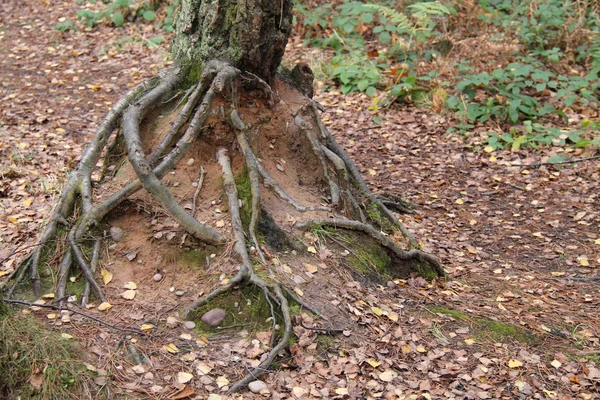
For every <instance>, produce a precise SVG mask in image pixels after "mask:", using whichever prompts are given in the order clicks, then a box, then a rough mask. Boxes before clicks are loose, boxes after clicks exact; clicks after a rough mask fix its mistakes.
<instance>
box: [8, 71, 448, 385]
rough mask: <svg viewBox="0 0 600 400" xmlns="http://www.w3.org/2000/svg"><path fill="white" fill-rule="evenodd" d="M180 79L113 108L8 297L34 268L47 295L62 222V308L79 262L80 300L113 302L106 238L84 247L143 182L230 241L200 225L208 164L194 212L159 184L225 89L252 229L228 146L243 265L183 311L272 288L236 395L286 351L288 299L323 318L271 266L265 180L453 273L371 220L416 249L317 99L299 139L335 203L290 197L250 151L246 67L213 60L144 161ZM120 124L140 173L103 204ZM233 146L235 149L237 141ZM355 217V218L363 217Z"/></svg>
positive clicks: (188, 219)
mask: <svg viewBox="0 0 600 400" xmlns="http://www.w3.org/2000/svg"><path fill="white" fill-rule="evenodd" d="M182 76H183V74H181V71H180V69H179V68H173V69H171V70H169V71H167V72H166V73H165V74H162V75H161V76H159V77H157V78H155V79H153V80H151V81H149V82H148V83H146V84H144V85H141V86H139V87H138V88H136V89H134V90H132V91H131V92H129V93H128V94H127V95H125V97H124V98H123V99H122V100H120V101H119V102H118V103H117V104H116V105H115V107H114V108H113V109H112V110H111V111H110V112H109V114H108V116H107V118H106V120H105V121H104V123H103V124H102V126H101V127H100V128H99V130H98V132H97V134H96V136H95V137H94V139H93V141H92V143H91V144H90V146H89V147H88V148H87V149H86V151H85V152H84V154H83V157H82V160H81V162H80V164H79V166H78V167H77V169H76V170H75V171H74V172H73V173H72V174H71V176H70V178H69V181H68V183H67V185H66V187H65V189H64V191H63V193H62V195H61V197H60V199H59V201H58V204H57V206H56V207H55V209H54V212H53V215H52V217H51V218H50V220H49V222H48V224H47V226H46V228H45V229H44V231H43V233H42V235H41V238H40V242H39V246H38V247H37V248H36V249H35V250H34V251H33V252H32V254H31V255H30V257H28V258H27V259H26V260H25V261H24V262H23V263H22V264H21V266H20V268H19V269H17V270H15V271H14V272H13V274H11V279H13V280H14V282H13V284H12V286H11V287H10V289H9V290H8V291H7V297H10V296H11V295H12V294H13V293H14V291H15V288H16V287H17V286H18V285H20V284H21V282H22V281H23V279H24V278H25V276H26V275H27V274H29V277H30V280H31V282H32V284H33V291H34V293H35V295H36V296H38V295H39V291H40V282H39V279H40V278H39V271H38V269H39V264H40V258H41V255H42V250H43V248H45V247H46V246H47V245H48V244H49V243H50V242H51V241H52V240H53V239H54V238H55V237H56V235H57V232H58V231H59V224H63V225H65V227H67V228H68V235H67V239H68V244H69V246H68V249H67V250H65V251H64V254H62V259H61V261H60V268H59V271H58V278H57V287H56V294H57V298H58V301H59V306H60V307H62V306H64V301H65V299H66V298H67V296H68V294H67V293H66V285H67V281H68V276H69V275H70V274H71V273H72V271H71V270H72V269H73V268H75V267H78V268H79V269H80V270H81V271H82V273H83V275H84V276H85V278H86V281H87V282H86V286H85V289H84V292H83V295H82V298H81V303H82V304H83V305H85V304H87V303H88V302H89V299H90V295H91V292H92V291H93V293H94V295H95V297H96V298H97V299H98V300H100V301H106V300H107V299H106V297H105V295H104V294H103V292H102V289H101V287H100V285H99V284H98V283H97V282H96V279H95V274H96V271H97V269H98V265H99V259H100V253H101V244H102V238H98V237H96V238H94V240H95V241H94V245H93V251H92V254H91V257H89V258H88V257H87V256H86V255H85V254H84V253H85V252H84V251H82V243H85V241H87V240H89V239H90V236H92V232H93V231H92V230H93V228H94V227H96V226H98V225H99V224H100V223H101V222H102V221H103V219H104V218H105V217H106V216H107V215H109V213H110V212H111V211H113V210H115V209H116V207H117V206H119V205H120V204H121V203H122V202H123V201H125V200H126V199H127V198H129V197H130V196H131V195H132V194H134V193H135V192H137V191H138V190H140V189H142V188H143V189H145V190H146V191H147V192H148V193H149V194H150V196H151V197H152V198H153V199H155V200H157V201H158V202H160V204H161V205H162V207H163V208H164V209H165V210H166V212H167V213H168V214H169V215H170V216H171V217H172V218H173V219H174V220H175V221H176V222H177V223H179V225H180V226H181V227H182V228H183V229H184V230H185V231H186V232H187V233H189V234H191V235H192V236H194V237H196V238H198V239H199V240H201V241H202V242H204V243H207V244H212V245H221V244H224V243H225V242H226V241H227V240H228V238H226V237H224V236H223V235H221V234H220V233H218V232H216V231H214V230H212V229H211V228H209V227H208V226H206V225H204V224H202V223H201V222H200V221H198V220H197V219H196V218H195V213H196V208H197V207H196V202H197V198H198V195H199V193H200V191H201V188H202V181H203V178H204V169H203V168H201V173H200V178H199V181H198V187H197V189H196V191H195V193H194V195H193V205H192V212H191V213H188V212H187V211H186V210H185V209H184V208H183V207H182V206H181V205H180V204H179V202H178V201H177V200H176V199H175V197H174V195H173V193H171V191H170V190H169V189H168V188H167V187H166V186H165V185H163V184H162V183H161V179H162V178H163V177H164V176H165V175H166V174H167V173H169V172H170V171H171V170H173V169H174V168H175V166H176V165H177V164H178V163H179V161H181V160H182V158H183V157H184V155H185V154H186V153H187V152H188V151H189V150H190V148H191V146H192V144H193V143H195V142H196V141H197V140H198V139H199V138H201V131H202V128H204V127H205V126H206V121H207V118H208V116H209V114H210V113H211V110H212V108H213V104H214V102H215V98H216V96H222V97H225V94H226V92H228V93H229V95H230V105H231V113H230V122H231V124H232V126H233V128H234V129H235V141H236V142H237V146H238V147H239V149H240V151H241V155H242V156H243V159H244V163H245V166H246V168H247V171H248V177H249V181H250V192H251V205H250V210H251V215H250V221H249V226H248V230H247V232H245V230H244V227H243V224H242V220H241V216H240V204H239V195H238V191H237V187H236V184H235V180H234V175H233V171H232V167H231V160H230V157H229V155H228V150H227V149H224V148H222V149H220V150H218V152H217V162H218V164H219V165H220V167H221V170H222V175H223V188H224V192H225V194H226V196H227V199H228V209H229V213H230V216H231V224H232V231H233V238H232V239H231V240H233V249H234V252H235V258H236V261H237V262H239V268H238V270H237V272H236V274H235V275H234V276H233V277H232V278H231V279H229V280H228V281H227V283H225V284H223V285H220V286H218V287H217V288H215V289H213V290H212V291H211V292H210V293H209V294H207V295H206V296H204V297H202V298H200V299H198V300H197V301H195V302H194V303H193V304H191V305H190V306H189V308H188V309H187V310H186V311H185V312H184V314H183V316H184V318H189V317H190V316H191V315H192V314H193V313H194V310H195V309H197V308H198V307H199V306H201V305H203V304H205V303H207V302H208V301H210V300H212V299H214V298H215V297H217V296H219V295H222V294H224V293H226V292H228V291H230V290H234V289H237V288H239V287H242V286H244V285H254V286H256V287H257V288H259V289H260V290H261V291H262V293H263V294H264V296H265V299H266V301H267V302H268V304H269V308H270V311H271V317H272V318H273V335H274V336H273V338H272V344H271V347H272V348H271V350H270V352H269V353H268V354H267V356H266V357H265V359H264V360H263V362H262V363H261V364H260V365H259V366H257V367H256V368H254V369H252V370H251V371H250V372H249V373H248V374H247V375H245V376H244V377H242V378H241V379H240V380H239V381H238V382H236V383H235V384H234V385H233V386H232V387H231V389H230V392H235V391H238V390H241V389H242V388H244V387H245V386H246V385H247V384H248V383H249V382H251V381H253V380H255V379H257V377H258V376H260V375H262V374H264V373H265V372H268V370H269V368H270V367H271V365H272V363H273V362H274V360H275V358H276V357H277V355H278V354H279V353H280V352H281V351H282V350H283V349H285V348H286V346H287V344H288V343H289V338H290V335H291V334H292V319H291V311H290V306H289V303H288V299H291V300H292V301H294V302H296V303H298V304H299V305H300V306H301V307H303V308H305V309H307V310H309V311H310V312H312V313H313V314H315V315H317V316H320V317H322V318H325V316H322V315H321V314H320V313H319V311H318V310H317V309H315V308H314V307H312V306H311V305H310V304H308V303H306V302H305V301H303V300H302V299H301V298H299V297H298V296H297V295H296V294H295V293H294V291H293V290H290V288H288V287H286V286H285V285H283V284H282V283H281V282H280V281H279V280H278V278H277V274H276V273H275V272H274V271H272V270H271V267H270V266H269V265H268V263H267V257H266V256H265V254H266V255H267V256H268V255H269V254H268V253H267V252H266V251H265V252H263V250H262V247H261V243H260V242H259V240H258V238H257V229H258V222H259V218H260V211H261V193H260V190H261V184H262V186H264V187H265V188H267V189H269V190H272V191H273V192H274V193H275V194H276V195H277V196H279V197H280V198H281V199H283V200H284V201H285V202H287V203H289V204H290V205H291V206H293V207H294V208H295V209H296V210H298V211H301V212H313V213H317V215H326V216H327V217H331V216H332V215H335V216H337V215H340V214H343V215H344V217H336V218H317V219H314V220H310V221H306V222H303V223H299V224H297V225H296V227H299V228H302V229H308V228H309V227H311V226H323V225H325V226H334V227H338V228H344V229H349V230H357V231H361V232H363V233H364V234H366V235H369V236H370V237H371V238H373V239H374V240H375V241H376V242H377V243H379V244H380V245H381V246H383V247H385V248H387V249H389V250H390V251H391V252H393V254H394V255H395V256H396V257H397V258H398V259H401V260H418V261H421V262H426V263H428V264H429V265H430V266H431V267H432V268H433V269H434V270H435V271H436V272H437V273H438V274H439V275H440V276H445V272H444V270H443V268H442V266H441V264H440V262H439V261H438V260H437V259H436V258H435V257H433V256H431V255H430V254H427V253H424V252H422V251H420V250H416V249H413V250H404V249H402V248H401V247H400V246H399V245H398V244H396V243H395V242H393V241H392V240H391V239H389V238H388V237H387V236H384V235H383V234H382V233H381V232H379V230H377V229H375V228H373V227H372V226H371V225H369V224H368V223H367V221H368V218H367V217H366V216H365V213H364V212H363V210H366V207H368V206H373V205H375V206H376V207H377V209H378V210H379V211H380V213H381V215H383V216H384V217H385V218H387V219H388V220H389V221H390V222H391V223H392V224H394V225H395V226H397V227H398V229H400V230H401V231H402V233H403V234H404V236H405V237H407V238H408V239H409V241H410V243H411V245H412V246H416V243H417V242H416V240H415V239H414V237H412V235H411V234H410V233H409V232H408V231H407V230H406V228H405V227H404V226H403V224H402V223H401V222H400V221H399V220H398V218H396V217H395V215H394V214H393V213H392V212H391V211H390V210H389V209H388V208H387V207H386V204H389V205H390V206H392V203H387V202H384V201H382V200H381V199H380V198H378V197H377V196H375V195H374V194H373V193H372V192H371V191H370V190H369V188H368V187H367V185H366V183H365V181H364V180H363V179H362V177H361V176H360V174H359V173H358V170H357V168H356V166H355V165H354V164H353V162H352V161H351V160H350V158H349V157H348V155H347V154H346V152H345V151H344V150H343V149H342V148H341V147H340V146H339V145H338V144H337V142H336V141H335V140H334V139H333V137H332V136H331V134H330V133H329V131H328V130H327V129H326V128H325V126H324V125H323V123H322V122H321V120H320V118H319V115H318V107H317V105H316V103H314V102H311V103H310V108H311V109H312V113H313V118H314V122H315V124H316V129H315V128H314V127H313V126H312V125H311V123H309V122H307V121H305V120H304V119H302V118H301V117H300V116H295V122H296V125H298V127H299V128H300V129H301V131H302V136H301V137H303V138H304V140H306V143H307V144H308V145H309V146H310V150H312V154H313V155H314V157H315V159H316V161H317V163H318V164H317V165H318V166H319V167H320V170H321V173H322V177H323V178H324V180H325V181H326V182H327V186H328V189H329V197H330V199H331V201H330V206H324V205H301V204H299V203H298V202H297V201H296V200H295V199H294V198H292V197H291V196H290V195H289V194H288V193H286V191H285V190H284V189H283V188H282V187H281V186H280V184H279V183H278V182H277V181H276V180H275V179H273V177H271V176H270V174H269V173H268V172H267V170H266V168H265V167H264V166H263V165H262V163H261V160H260V158H259V157H260V156H261V155H260V154H259V150H258V149H252V147H251V146H250V144H249V140H248V137H247V132H248V127H247V126H246V124H245V123H244V122H243V121H242V119H241V118H240V116H239V115H238V111H237V102H238V99H237V90H238V86H239V80H240V76H241V72H240V71H239V70H237V69H236V68H233V67H232V66H229V65H227V64H225V63H223V62H220V61H213V62H209V63H207V64H206V66H205V68H204V71H203V73H202V75H201V81H200V82H199V83H198V84H197V86H195V87H194V88H193V90H192V91H191V94H190V95H189V98H188V102H187V103H186V104H185V105H184V106H183V107H182V110H181V112H180V113H179V115H177V117H176V118H175V120H174V122H173V123H172V125H171V127H170V129H169V131H168V132H167V133H166V135H165V137H164V138H163V139H162V140H161V141H160V143H159V144H158V145H157V146H156V147H155V148H154V149H153V153H152V154H151V155H150V156H149V157H146V154H145V153H144V147H143V145H142V141H141V137H140V123H141V121H143V119H144V118H145V116H146V115H147V114H148V113H149V111H150V110H151V109H153V108H156V107H160V105H161V104H162V103H163V100H164V99H171V100H172V99H173V98H174V96H173V93H174V92H175V91H176V90H177V89H178V88H179V86H180V85H181V83H182V81H183V78H182ZM252 80H253V81H254V82H255V83H256V82H258V86H259V87H261V88H262V89H263V92H264V93H265V95H266V96H267V97H268V99H269V102H272V101H273V98H272V97H273V92H272V90H271V89H270V87H269V86H268V85H267V84H266V82H264V81H262V80H260V79H259V78H257V77H253V78H252ZM255 86H256V85H255ZM221 113H222V114H224V112H223V106H221ZM190 118H191V119H190ZM186 123H187V124H188V126H187V128H186V129H185V132H183V133H182V132H181V131H182V129H183V127H184V126H185V125H186ZM119 125H121V128H122V129H121V133H120V134H122V135H123V139H124V142H125V145H126V152H127V158H128V160H129V162H130V164H131V166H132V167H133V170H134V171H135V174H136V177H137V179H135V180H133V181H131V182H129V183H127V184H126V185H124V186H123V187H122V188H121V189H120V190H118V191H117V192H115V193H113V194H112V195H110V196H109V197H108V198H106V199H105V200H104V201H102V202H99V203H97V204H95V203H94V201H93V197H92V195H93V191H92V180H91V176H92V172H93V170H94V168H96V165H97V164H98V161H99V160H100V158H101V155H102V153H103V151H104V149H105V147H106V145H107V141H108V139H109V137H110V136H111V135H112V133H113V132H114V131H115V130H116V128H117V126H119ZM231 147H232V148H234V147H235V146H231ZM365 203H368V206H365ZM319 213H320V214H319ZM367 214H368V213H367ZM75 215H78V217H77V218H73V217H74V216H75ZM313 217H314V215H313ZM348 218H356V219H357V221H355V220H352V219H348ZM246 235H247V236H246ZM247 238H248V240H247ZM249 246H253V247H255V248H256V250H257V253H256V256H257V257H258V259H259V261H260V262H261V263H262V265H265V266H266V267H267V268H268V270H269V271H270V275H269V279H263V278H261V277H260V276H258V275H257V274H256V272H255V270H254V267H253V260H252V257H251V254H250V252H249V251H248V248H249ZM1 288H2V287H0V289H1ZM276 308H277V310H276ZM279 316H280V317H279ZM277 318H281V319H282V320H283V323H281V321H280V322H279V323H278V321H277ZM278 325H282V326H281V328H280V330H279V334H278V336H276V331H277V329H276V327H277V326H278Z"/></svg>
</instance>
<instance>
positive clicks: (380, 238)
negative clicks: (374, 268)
mask: <svg viewBox="0 0 600 400" xmlns="http://www.w3.org/2000/svg"><path fill="white" fill-rule="evenodd" d="M319 226H331V227H334V228H342V229H350V230H355V231H361V232H363V233H366V234H367V235H369V236H371V237H372V238H373V239H375V240H376V241H377V242H378V243H379V244H381V245H382V246H384V247H386V248H388V249H390V250H391V251H392V252H393V253H394V255H395V256H396V257H398V258H399V259H401V260H418V261H422V262H426V263H427V264H429V265H430V266H431V267H432V268H433V269H434V271H435V272H436V273H437V274H438V276H442V277H446V271H444V268H443V267H442V264H441V263H440V261H439V260H438V259H437V258H436V257H434V256H433V255H431V254H428V253H425V252H423V251H421V250H418V249H411V250H404V249H403V248H402V247H400V246H398V245H397V244H396V243H395V242H394V241H392V240H391V239H390V238H388V237H387V236H384V235H382V234H381V232H378V231H377V230H376V229H374V228H373V227H372V226H371V225H367V224H364V223H362V222H359V221H352V220H348V219H338V218H322V219H314V220H311V221H306V222H301V223H299V224H297V225H296V227H297V228H298V229H302V230H306V229H310V228H314V227H319Z"/></svg>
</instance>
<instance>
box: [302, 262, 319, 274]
mask: <svg viewBox="0 0 600 400" xmlns="http://www.w3.org/2000/svg"><path fill="white" fill-rule="evenodd" d="M304 267H305V268H306V272H308V273H310V274H314V273H315V272H317V271H318V270H319V268H317V267H316V266H314V265H312V264H304Z"/></svg>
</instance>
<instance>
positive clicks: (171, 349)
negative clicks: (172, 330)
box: [165, 343, 179, 354]
mask: <svg viewBox="0 0 600 400" xmlns="http://www.w3.org/2000/svg"><path fill="white" fill-rule="evenodd" d="M165 348H166V349H167V351H168V352H169V353H171V354H177V353H179V347H177V346H175V345H174V344H173V343H169V344H168V345H166V346H165Z"/></svg>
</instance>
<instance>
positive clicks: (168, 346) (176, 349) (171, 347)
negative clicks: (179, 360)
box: [165, 343, 185, 383]
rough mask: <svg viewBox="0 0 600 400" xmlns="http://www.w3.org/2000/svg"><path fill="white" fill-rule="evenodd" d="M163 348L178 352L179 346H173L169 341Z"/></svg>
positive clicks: (173, 352)
mask: <svg viewBox="0 0 600 400" xmlns="http://www.w3.org/2000/svg"><path fill="white" fill-rule="evenodd" d="M165 349H166V350H167V351H168V352H169V353H171V354H177V353H179V347H177V346H175V344H173V343H169V344H168V345H166V346H165ZM183 383H185V382H183Z"/></svg>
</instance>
